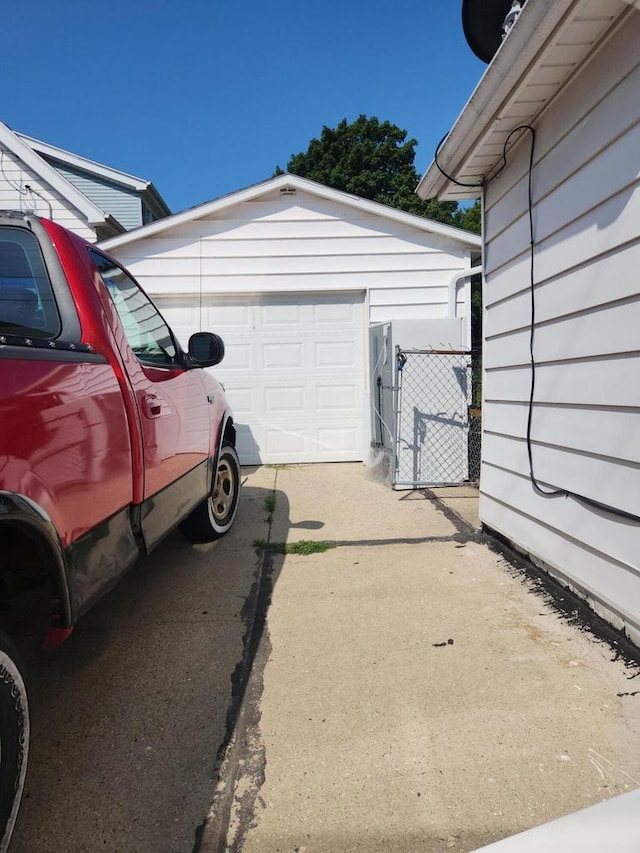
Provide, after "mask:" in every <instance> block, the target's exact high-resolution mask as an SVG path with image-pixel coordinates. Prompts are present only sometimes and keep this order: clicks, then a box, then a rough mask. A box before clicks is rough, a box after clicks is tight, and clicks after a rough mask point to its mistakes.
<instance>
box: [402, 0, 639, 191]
mask: <svg viewBox="0 0 640 853" xmlns="http://www.w3.org/2000/svg"><path fill="white" fill-rule="evenodd" d="M634 6H635V2H628V0H528V2H527V4H526V5H525V6H524V8H523V11H522V12H521V14H520V16H519V18H518V19H517V21H516V23H515V25H514V26H513V28H512V30H511V32H510V33H509V35H508V36H507V38H506V39H505V40H504V41H503V43H502V44H501V46H500V48H499V50H498V52H497V53H496V55H495V56H494V58H493V60H492V61H491V63H490V64H489V66H488V68H487V70H486V72H485V74H484V76H483V77H482V79H481V80H480V82H479V83H478V86H477V87H476V89H475V91H474V93H473V94H472V95H471V98H470V99H469V101H468V102H467V104H466V106H465V108H464V109H463V111H462V113H461V114H460V116H459V117H458V119H457V120H456V123H455V124H454V126H453V128H452V129H451V131H450V133H449V136H448V138H447V140H446V142H445V143H444V145H443V146H442V148H441V149H440V152H439V154H438V161H439V163H440V165H441V166H442V168H443V169H444V171H445V172H447V174H448V175H450V176H451V177H453V178H455V179H456V180H457V181H460V182H462V183H464V184H481V183H482V182H483V181H484V180H485V179H486V178H488V177H490V176H491V174H492V172H494V171H495V170H496V169H497V168H498V167H499V166H500V164H501V162H502V154H503V148H504V143H505V141H506V139H507V136H508V135H509V133H510V132H511V131H512V130H513V129H514V128H516V127H518V126H519V125H522V124H533V123H534V122H535V119H536V118H537V116H539V115H540V113H541V112H542V110H543V109H544V108H545V107H546V106H547V104H548V103H549V102H550V101H551V100H552V98H554V97H555V95H556V94H557V92H559V91H560V89H561V88H562V87H563V86H564V85H565V84H566V83H567V81H568V80H569V78H570V77H572V76H573V74H574V73H575V71H576V69H577V68H578V67H579V66H580V65H582V64H583V63H584V62H585V61H586V60H587V59H588V58H589V56H590V55H591V54H592V53H593V52H594V51H595V50H596V49H597V48H598V47H599V46H600V45H601V44H602V43H603V41H604V40H605V38H606V37H607V34H608V33H609V31H610V30H611V29H612V28H613V27H614V26H616V25H617V24H618V22H619V21H620V20H621V19H622V17H623V16H626V15H631V14H638V11H637V9H635V8H634ZM417 193H418V195H419V196H420V197H421V198H432V197H433V196H437V197H438V198H440V199H447V200H454V201H455V200H458V199H467V198H477V197H478V195H479V194H480V189H479V187H461V186H458V185H457V184H455V183H454V182H453V181H451V180H449V179H448V178H447V177H445V176H444V175H443V174H442V173H441V172H440V170H439V169H438V167H437V166H436V164H435V162H433V163H432V164H431V166H430V167H429V169H428V170H427V172H426V173H425V175H424V176H423V178H422V180H421V181H420V183H419V185H418V188H417Z"/></svg>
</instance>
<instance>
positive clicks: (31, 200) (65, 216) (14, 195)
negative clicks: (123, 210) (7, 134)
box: [0, 145, 96, 241]
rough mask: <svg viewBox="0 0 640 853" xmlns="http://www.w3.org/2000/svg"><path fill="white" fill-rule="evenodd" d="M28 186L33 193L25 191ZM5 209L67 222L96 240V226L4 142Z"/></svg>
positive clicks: (1, 180)
mask: <svg viewBox="0 0 640 853" xmlns="http://www.w3.org/2000/svg"><path fill="white" fill-rule="evenodd" d="M25 185H28V186H29V187H31V188H32V190H33V192H30V191H28V190H25ZM36 193H37V195H36ZM3 209H4V210H23V211H25V212H30V213H36V214H37V215H38V216H44V217H46V218H47V219H53V220H54V221H55V222H58V223H59V224H60V225H64V226H65V228H69V229H70V230H71V231H74V232H75V233H76V234H80V236H81V237H84V238H85V240H90V241H94V240H95V239H96V234H95V231H94V229H93V228H91V227H90V226H89V225H87V223H86V221H84V220H83V219H82V218H81V217H80V216H79V215H78V212H77V211H76V210H74V208H72V206H71V205H70V204H69V203H68V202H67V201H66V200H65V199H63V198H62V197H61V196H60V194H59V193H58V192H57V191H56V190H54V189H53V188H52V187H51V186H50V185H49V184H48V183H46V182H45V181H43V180H42V179H41V178H39V177H37V176H36V175H35V173H33V172H32V171H31V170H30V169H29V168H28V167H27V166H25V164H24V163H23V162H22V161H20V160H18V158H16V156H15V155H14V154H13V153H11V152H10V151H7V150H5V149H3V148H2V146H1V145H0V210H3Z"/></svg>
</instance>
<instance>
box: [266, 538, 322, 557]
mask: <svg viewBox="0 0 640 853" xmlns="http://www.w3.org/2000/svg"><path fill="white" fill-rule="evenodd" d="M253 547H254V548H257V549H258V550H260V551H269V553H270V554H298V555H299V556H303V557H308V556H309V555H310V554H322V553H324V552H325V551H329V550H330V549H331V548H335V547H336V543H335V542H327V541H324V540H321V541H319V542H312V541H311V540H309V539H301V540H300V541H299V542H266V541H265V540H264V539H254V540H253Z"/></svg>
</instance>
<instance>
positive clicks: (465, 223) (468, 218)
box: [454, 199, 482, 234]
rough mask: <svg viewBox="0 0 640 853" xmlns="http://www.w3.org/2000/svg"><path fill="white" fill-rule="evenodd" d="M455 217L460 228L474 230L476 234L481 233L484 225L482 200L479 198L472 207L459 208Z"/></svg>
mask: <svg viewBox="0 0 640 853" xmlns="http://www.w3.org/2000/svg"><path fill="white" fill-rule="evenodd" d="M454 218H455V224H456V225H457V226H458V228H464V230H465V231H473V233H474V234H479V233H480V228H481V225H482V214H481V211H480V201H479V200H478V199H477V200H476V201H475V202H474V203H473V204H472V205H471V206H470V207H467V208H462V207H460V208H458V211H457V213H456V214H455V217H454Z"/></svg>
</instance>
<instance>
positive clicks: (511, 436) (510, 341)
mask: <svg viewBox="0 0 640 853" xmlns="http://www.w3.org/2000/svg"><path fill="white" fill-rule="evenodd" d="M638 18H640V16H637V15H636V16H632V17H631V18H629V19H628V20H627V21H626V23H625V27H624V29H620V30H618V31H617V32H616V33H614V34H613V36H612V37H611V38H610V39H609V40H608V41H607V42H606V43H605V44H604V45H602V46H601V48H600V50H599V51H598V52H597V53H596V54H595V55H594V56H592V58H591V60H590V62H589V63H588V64H587V65H586V66H584V68H582V69H581V70H580V72H579V73H578V74H577V75H576V76H575V77H574V79H573V81H572V82H571V83H570V85H569V86H567V87H566V88H565V89H564V91H563V92H561V93H560V95H559V97H558V98H557V99H556V100H555V101H554V102H553V103H552V104H551V105H550V107H549V108H548V109H547V111H546V112H545V113H543V115H542V117H541V119H540V120H539V122H538V123H537V125H536V134H537V136H536V148H535V164H534V171H533V199H534V207H533V217H534V239H535V283H536V284H535V310H536V321H537V323H536V332H535V348H534V354H535V362H536V365H537V367H536V389H535V404H534V408H533V421H532V438H533V441H532V449H533V464H534V471H535V474H536V478H537V480H538V481H539V482H540V483H541V484H543V486H544V487H546V488H550V489H562V490H567V491H572V492H576V493H578V494H580V495H583V496H585V497H587V498H590V499H592V500H595V501H599V502H601V503H603V504H607V505H609V506H612V507H615V508H617V509H620V510H622V511H624V512H627V513H631V514H633V515H635V516H640V274H639V269H640V266H639V265H640V180H639V179H640V158H639V157H638V152H639V151H640V54H639V53H638V50H637V46H638V44H639V43H640V24H639V22H638ZM528 158H529V136H528V135H526V134H525V135H524V136H523V138H522V140H521V141H520V142H519V143H518V144H517V147H515V148H514V149H512V151H511V152H510V154H509V156H508V161H509V164H508V167H507V168H506V169H505V170H504V172H503V173H502V174H501V175H500V177H499V178H498V179H497V180H495V181H494V182H493V183H491V184H490V185H489V186H488V187H487V189H486V191H485V199H484V204H485V247H484V252H485V254H484V258H485V306H486V316H485V356H484V358H485V382H484V397H485V401H484V408H483V428H484V433H483V464H482V479H481V500H480V514H481V518H482V521H483V522H484V523H485V524H486V525H488V526H489V527H491V528H493V529H494V530H496V531H498V532H500V533H502V534H503V535H505V536H506V537H508V538H509V539H510V540H511V541H512V542H513V543H514V544H515V545H517V546H518V547H519V548H521V549H522V550H524V551H525V552H527V553H529V554H530V555H531V556H532V557H533V558H534V560H536V561H538V562H540V563H542V564H543V565H545V566H546V567H548V568H550V569H551V570H552V572H553V573H554V574H556V575H557V576H558V577H559V578H561V579H562V580H564V581H566V582H568V583H569V585H570V586H572V587H573V588H574V589H577V590H578V591H580V592H581V593H582V594H583V595H584V596H585V597H586V598H587V599H588V600H589V601H590V603H591V604H592V606H593V607H594V608H595V609H596V610H597V611H598V612H599V613H600V614H601V615H604V616H605V618H608V619H609V621H611V622H612V623H613V624H615V625H616V626H617V627H620V628H621V627H624V628H625V629H626V630H627V632H628V634H629V636H630V637H631V638H632V639H633V640H634V642H636V643H638V644H640V524H638V523H634V522H633V521H630V520H624V519H622V518H620V517H616V516H614V515H612V514H609V513H607V512H603V511H600V510H597V509H594V508H590V507H588V506H586V505H585V504H584V503H581V502H579V501H577V500H575V499H574V498H570V497H569V498H567V497H542V496H540V495H539V494H538V493H537V492H536V491H535V490H534V488H533V486H532V483H531V481H530V479H529V462H528V456H527V443H526V426H527V415H528V400H529V393H530V381H531V368H530V362H529V329H530V319H531V296H530V287H529V280H530V255H529V239H530V238H529V219H528V204H527V170H528Z"/></svg>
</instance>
